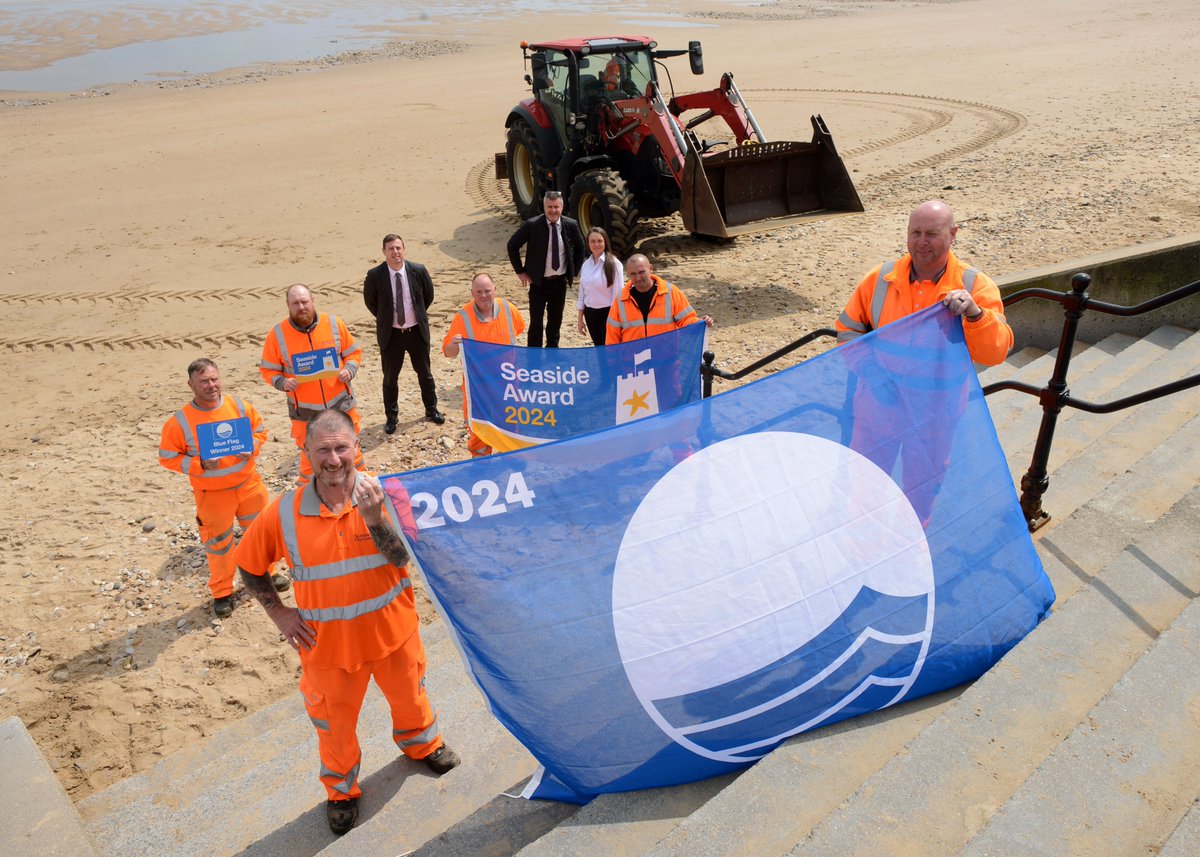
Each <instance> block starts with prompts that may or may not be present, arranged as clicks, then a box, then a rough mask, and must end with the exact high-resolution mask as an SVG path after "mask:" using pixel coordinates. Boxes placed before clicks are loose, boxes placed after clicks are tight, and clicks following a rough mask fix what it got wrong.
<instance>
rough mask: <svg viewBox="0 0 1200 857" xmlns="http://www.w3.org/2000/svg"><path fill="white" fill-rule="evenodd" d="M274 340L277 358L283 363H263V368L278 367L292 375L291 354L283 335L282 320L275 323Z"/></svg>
mask: <svg viewBox="0 0 1200 857" xmlns="http://www.w3.org/2000/svg"><path fill="white" fill-rule="evenodd" d="M275 341H276V342H277V343H279V359H280V361H281V362H282V363H283V365H282V366H278V367H276V366H269V365H267V364H266V363H263V364H262V365H263V368H264V369H275V368H277V369H279V371H281V372H287V373H288V374H289V375H294V374H295V373H294V372H293V371H292V354H291V352H290V351H288V347H287V337H286V336H284V335H283V322H280V323H279V324H277V325H275Z"/></svg>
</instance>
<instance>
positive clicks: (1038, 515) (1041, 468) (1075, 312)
mask: <svg viewBox="0 0 1200 857" xmlns="http://www.w3.org/2000/svg"><path fill="white" fill-rule="evenodd" d="M1091 282H1092V278H1091V277H1090V276H1088V275H1087V274H1083V273H1079V274H1076V275H1075V276H1073V277H1072V278H1071V291H1069V292H1055V291H1051V290H1050V289H1022V290H1021V291H1019V292H1015V293H1013V294H1011V295H1009V296H1008V297H1007V298H1005V299H1004V305H1005V306H1012V305H1013V304H1015V303H1019V302H1021V301H1024V300H1030V299H1034V300H1046V301H1054V302H1055V303H1059V304H1062V306H1063V315H1064V316H1065V319H1064V321H1063V329H1062V334H1061V336H1060V337H1059V341H1058V354H1057V355H1056V356H1055V358H1054V370H1053V372H1052V373H1051V375H1050V380H1049V381H1048V382H1047V383H1046V385H1045V386H1044V387H1035V386H1033V385H1032V384H1026V383H1024V382H1021V381H997V382H996V383H994V384H988V385H987V386H986V387H984V388H983V394H984V395H985V396H988V395H991V394H992V393H997V392H999V391H1001V390H1016V391H1017V392H1020V393H1028V394H1029V395H1031V396H1037V398H1038V401H1039V403H1040V404H1041V406H1042V422H1041V425H1040V426H1039V427H1038V435H1037V442H1036V443H1035V444H1034V447H1033V456H1032V458H1031V461H1030V463H1029V469H1028V470H1027V471H1026V472H1025V475H1024V476H1022V477H1021V510H1022V511H1023V512H1024V513H1025V522H1026V523H1027V524H1028V525H1029V532H1031V533H1032V532H1034V531H1036V530H1038V529H1039V528H1041V527H1042V526H1043V525H1045V523H1046V522H1047V521H1049V520H1050V515H1049V514H1048V513H1047V512H1046V511H1045V510H1044V509H1042V497H1043V496H1044V495H1045V493H1046V489H1047V488H1049V486H1050V477H1049V475H1048V473H1047V466H1048V464H1049V461H1050V447H1051V445H1052V444H1053V443H1054V429H1055V427H1056V425H1057V423H1058V415H1059V414H1060V413H1062V410H1063V408H1076V409H1077V410H1081V411H1087V412H1089V413H1093V414H1110V413H1113V412H1114V411H1120V410H1124V409H1125V408H1131V407H1133V406H1134V405H1140V404H1143V403H1145V402H1150V401H1153V400H1154V399H1161V398H1162V397H1163V396H1169V395H1171V394H1173V393H1178V392H1181V391H1183V390H1188V389H1191V388H1192V387H1200V375H1190V376H1188V377H1187V378H1183V379H1180V380H1178V381H1172V382H1171V383H1170V384H1163V385H1161V386H1158V387H1154V388H1152V389H1149V390H1145V391H1143V392H1141V393H1137V394H1135V395H1132V396H1126V397H1124V398H1122V399H1115V400H1114V401H1111V402H1104V403H1102V404H1097V403H1095V402H1088V401H1084V400H1083V399H1077V398H1075V397H1074V396H1072V395H1071V391H1070V388H1069V387H1068V386H1067V370H1068V369H1069V368H1070V365H1071V352H1072V351H1074V349H1075V336H1076V334H1077V333H1078V330H1079V320H1080V319H1081V318H1082V317H1083V314H1084V313H1085V312H1087V311H1088V310H1093V311H1095V312H1101V313H1105V314H1107V315H1117V316H1135V315H1143V314H1145V313H1148V312H1151V311H1153V310H1156V309H1161V308H1162V307H1165V306H1168V305H1170V304H1173V303H1176V302H1177V301H1181V300H1183V299H1184V298H1187V297H1191V296H1192V295H1195V294H1200V281H1197V282H1195V283H1191V284H1189V285H1186V286H1183V287H1182V288H1178V289H1175V290H1174V291H1171V292H1167V293H1166V294H1164V295H1159V296H1158V297H1156V298H1151V299H1150V300H1148V301H1143V302H1142V303H1140V304H1137V305H1135V306H1120V305H1118V304H1110V303H1105V302H1104V301H1094V300H1092V299H1091V297H1090V296H1089V295H1088V292H1087V289H1088V286H1089V285H1091ZM822 336H830V337H834V338H836V337H837V331H835V330H831V329H830V328H827V327H825V328H821V329H820V330H814V331H813V332H812V333H808V334H805V335H804V336H802V337H800V338H799V339H797V340H796V341H795V342H792V343H790V344H788V345H785V346H783V347H782V348H780V349H778V350H776V351H773V352H771V353H770V354H768V355H767V356H766V357H763V358H762V359H761V360H756V361H755V362H754V363H751V364H750V365H749V366H747V367H745V368H744V369H739V370H738V371H737V372H724V371H722V370H720V369H718V368H717V367H716V365H715V363H714V361H715V359H716V358H715V355H714V354H713V352H711V351H706V352H704V363H703V364H702V365H701V367H700V374H701V377H702V378H703V385H704V386H703V389H704V397H705V398H708V397H709V396H711V395H712V379H713V378H714V377H716V378H724V379H725V380H727V381H737V380H740V379H742V378H744V377H746V376H747V375H749V374H750V373H751V372H754V371H757V370H758V369H761V368H762V367H764V366H766V365H767V364H768V363H772V362H774V361H775V360H778V359H779V358H780V357H782V356H784V355H785V354H789V353H791V352H792V351H795V350H796V349H797V348H800V347H802V346H804V345H807V344H808V343H810V342H812V341H813V340H815V339H819V338H820V337H822Z"/></svg>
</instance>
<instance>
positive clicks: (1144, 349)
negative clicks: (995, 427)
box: [995, 325, 1200, 471]
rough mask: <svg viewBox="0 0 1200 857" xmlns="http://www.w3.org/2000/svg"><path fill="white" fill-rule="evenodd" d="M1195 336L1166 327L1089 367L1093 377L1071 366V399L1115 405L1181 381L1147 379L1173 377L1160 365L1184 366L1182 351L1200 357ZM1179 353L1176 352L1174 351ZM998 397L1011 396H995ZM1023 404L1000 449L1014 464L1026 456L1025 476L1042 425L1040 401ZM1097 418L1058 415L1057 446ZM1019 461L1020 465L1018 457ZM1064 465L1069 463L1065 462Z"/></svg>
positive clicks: (1071, 412)
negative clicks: (1020, 454) (1063, 435)
mask: <svg viewBox="0 0 1200 857" xmlns="http://www.w3.org/2000/svg"><path fill="white" fill-rule="evenodd" d="M1194 334H1195V331H1191V330H1186V329H1184V328H1182V327H1174V326H1169V325H1168V326H1164V327H1160V328H1157V329H1156V330H1153V331H1151V332H1150V333H1149V334H1147V335H1146V336H1144V337H1142V338H1141V339H1138V340H1136V341H1135V342H1134V343H1133V344H1131V345H1130V346H1129V347H1128V348H1125V349H1124V350H1122V351H1121V352H1120V353H1119V354H1116V355H1114V356H1113V357H1112V358H1110V359H1108V360H1105V361H1103V362H1101V363H1100V364H1098V365H1096V366H1093V367H1091V369H1090V371H1087V372H1080V373H1077V372H1076V371H1075V368H1076V367H1075V363H1074V361H1072V363H1071V367H1070V371H1069V373H1068V383H1069V385H1070V390H1071V395H1073V396H1076V397H1078V398H1081V399H1084V400H1085V401H1091V402H1103V401H1111V400H1113V399H1117V398H1121V397H1122V396H1124V395H1128V394H1129V393H1136V392H1140V391H1141V390H1145V389H1148V388H1150V387H1153V386H1155V385H1156V384H1157V383H1165V382H1166V381H1173V380H1176V378H1179V377H1182V376H1180V375H1170V376H1169V377H1167V378H1166V379H1165V380H1164V381H1162V382H1151V381H1149V380H1147V376H1148V375H1149V374H1150V373H1152V372H1153V373H1154V374H1155V376H1156V377H1157V376H1160V375H1162V374H1164V373H1169V372H1170V371H1172V370H1170V369H1165V368H1160V367H1158V366H1157V365H1156V364H1157V363H1158V362H1159V361H1162V362H1164V363H1165V364H1167V365H1169V366H1175V365H1178V364H1180V363H1183V362H1186V358H1185V357H1183V355H1182V354H1181V353H1180V352H1181V351H1182V352H1189V351H1190V353H1192V354H1200V340H1197V342H1195V343H1193V344H1191V346H1190V348H1189V345H1188V340H1189V338H1190V337H1192V336H1193V335H1194ZM1177 348H1178V350H1175V349H1177ZM1093 350H1098V349H1093ZM1168 358H1169V359H1168ZM995 395H1011V394H1006V393H996V394H995ZM1017 395H1021V394H1017ZM1024 398H1025V399H1027V400H1028V402H1029V407H1027V408H1025V409H1024V410H1022V411H1021V412H1020V413H1018V414H1015V415H1014V416H1013V417H1012V418H1011V419H1009V420H1008V422H1007V423H1006V424H1005V426H1004V430H1003V433H1002V434H1001V436H1000V444H1001V446H1002V447H1003V448H1004V452H1005V454H1006V455H1008V456H1010V458H1011V457H1012V456H1013V454H1014V453H1017V452H1018V451H1021V452H1024V467H1023V468H1022V471H1024V470H1025V469H1027V468H1028V466H1029V457H1030V455H1032V453H1033V443H1034V441H1035V440H1036V439H1037V433H1038V426H1039V425H1040V423H1041V420H1042V408H1041V407H1040V405H1039V404H1038V402H1037V399H1036V398H1034V397H1033V396H1028V395H1026V396H1025V397H1024ZM1118 413H1119V412H1118ZM1098 416H1100V415H1099V414H1088V413H1086V412H1084V411H1079V410H1076V409H1075V408H1067V409H1066V410H1064V411H1063V412H1062V413H1060V414H1059V417H1058V422H1057V424H1056V431H1055V435H1054V437H1055V446H1056V447H1057V445H1058V439H1059V433H1060V432H1062V433H1068V432H1071V431H1072V429H1073V427H1074V425H1076V424H1078V423H1079V422H1080V421H1081V418H1082V421H1083V422H1088V421H1089V420H1088V419H1087V418H1090V417H1098ZM1118 419H1119V417H1118ZM1095 436H1098V435H1093V437H1095ZM1025 450H1028V452H1025ZM1018 460H1020V459H1019V457H1018ZM1060 460H1065V458H1062V459H1060Z"/></svg>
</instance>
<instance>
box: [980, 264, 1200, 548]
mask: <svg viewBox="0 0 1200 857" xmlns="http://www.w3.org/2000/svg"><path fill="white" fill-rule="evenodd" d="M1091 283H1092V278H1091V277H1089V276H1088V275H1087V274H1083V273H1080V274H1076V275H1075V276H1073V277H1071V291H1069V292H1055V291H1050V290H1049V289H1023V290H1021V291H1019V292H1014V293H1013V294H1011V295H1009V296H1008V297H1007V298H1005V299H1004V305H1005V306H1012V305H1013V304H1015V303H1019V302H1020V301H1023V300H1029V299H1036V300H1045V301H1054V302H1056V303H1060V304H1062V307H1063V315H1064V316H1065V318H1064V321H1063V329H1062V334H1061V335H1060V337H1059V340H1058V354H1057V355H1056V356H1055V358H1054V371H1053V372H1052V373H1051V375H1050V380H1049V381H1048V382H1047V383H1046V385H1045V386H1044V387H1034V386H1033V385H1032V384H1025V383H1022V382H1020V381H997V382H996V383H994V384H988V385H987V386H986V387H984V388H983V394H984V395H985V396H987V395H990V394H992V393H996V392H999V391H1000V390H1016V391H1018V392H1021V393H1028V394H1029V395H1031V396H1037V397H1038V401H1039V402H1040V403H1041V406H1042V423H1041V425H1040V426H1039V427H1038V435H1037V441H1036V443H1034V446H1033V456H1032V457H1031V460H1030V462H1029V469H1028V470H1027V471H1025V475H1024V476H1022V477H1021V510H1022V511H1023V512H1024V513H1025V522H1026V523H1027V524H1028V525H1029V532H1031V533H1032V532H1034V531H1035V530H1037V529H1039V528H1041V527H1042V526H1044V525H1045V524H1046V522H1047V521H1049V520H1050V515H1049V514H1048V513H1047V512H1046V511H1045V510H1044V509H1043V508H1042V497H1043V496H1044V495H1045V493H1046V489H1047V488H1049V487H1050V477H1049V474H1048V472H1047V466H1048V465H1049V462H1050V447H1051V445H1052V444H1053V443H1054V429H1055V427H1056V426H1057V424H1058V415H1059V414H1060V413H1062V409H1063V408H1076V409H1078V410H1081V411H1088V412H1089V413H1093V414H1110V413H1113V412H1114V411H1120V410H1123V409H1125V408H1131V407H1133V406H1134V405H1140V404H1143V403H1145V402H1149V401H1153V400H1154V399H1161V398H1162V397H1163V396H1169V395H1171V394H1172V393H1178V392H1180V391H1181V390H1187V389H1190V388H1192V387H1197V386H1200V375H1191V376H1189V377H1187V378H1183V379H1181V380H1179V381H1173V382H1171V383H1170V384H1163V385H1162V386H1159V387H1154V388H1152V389H1149V390H1145V391H1143V392H1141V393H1137V394H1136V395H1133V396H1126V397H1125V398H1123V399H1116V400H1114V401H1111V402H1105V403H1103V404H1096V403H1095V402H1087V401H1084V400H1083V399H1076V398H1075V397H1074V396H1072V395H1071V390H1070V388H1069V387H1068V386H1067V370H1068V369H1069V368H1070V365H1071V352H1072V351H1074V350H1075V335H1076V333H1077V332H1078V329H1079V319H1080V318H1082V316H1083V314H1084V313H1085V312H1086V311H1088V310H1093V311H1095V312H1102V313H1105V314H1107V315H1119V316H1134V315H1142V314H1144V313H1148V312H1150V311H1152V310H1156V309H1160V308H1162V307H1164V306H1168V305H1169V304H1173V303H1175V302H1176V301H1180V300H1183V299H1184V298H1187V297H1191V296H1192V295H1194V294H1200V281H1197V282H1195V283H1191V284H1189V285H1186V286H1183V287H1182V288H1178V289H1175V290H1174V291H1171V292H1167V293H1166V294H1164V295H1159V296H1158V297H1156V298H1151V299H1150V300H1148V301H1143V302H1142V303H1140V304H1137V305H1135V306H1119V305H1117V304H1110V303H1105V302H1104V301H1094V300H1092V299H1091V297H1090V296H1089V295H1088V292H1087V289H1088V286H1090V285H1091Z"/></svg>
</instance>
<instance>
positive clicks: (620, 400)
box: [616, 348, 658, 425]
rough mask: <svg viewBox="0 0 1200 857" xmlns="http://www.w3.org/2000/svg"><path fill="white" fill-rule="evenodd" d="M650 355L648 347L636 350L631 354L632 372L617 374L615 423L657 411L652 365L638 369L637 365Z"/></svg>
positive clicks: (630, 420) (647, 359) (619, 423)
mask: <svg viewBox="0 0 1200 857" xmlns="http://www.w3.org/2000/svg"><path fill="white" fill-rule="evenodd" d="M651 356H652V355H651V353H650V349H649V348H647V349H645V350H644V351H639V352H637V353H636V354H634V355H633V372H631V373H630V374H628V375H618V376H617V418H616V424H617V425H621V424H622V423H628V422H632V421H633V420H640V419H641V418H642V417H648V416H650V415H651V414H657V413H658V387H657V385H656V383H655V380H654V367H653V366H651V367H650V368H649V369H647V370H643V371H638V367H639V366H641V365H642V364H643V363H645V362H647V361H649V360H650V358H651Z"/></svg>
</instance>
